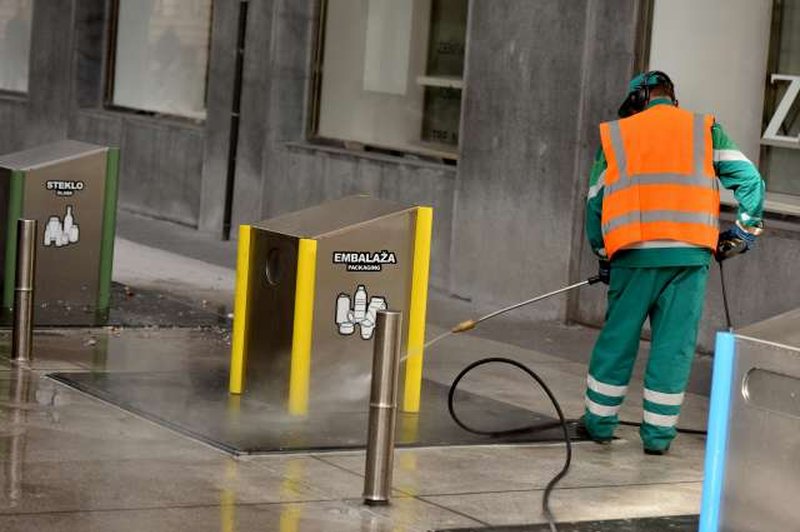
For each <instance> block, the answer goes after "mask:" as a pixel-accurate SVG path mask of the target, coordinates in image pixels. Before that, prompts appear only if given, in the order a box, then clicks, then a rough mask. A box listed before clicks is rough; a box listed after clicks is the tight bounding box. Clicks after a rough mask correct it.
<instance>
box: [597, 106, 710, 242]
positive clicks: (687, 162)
mask: <svg viewBox="0 0 800 532" xmlns="http://www.w3.org/2000/svg"><path fill="white" fill-rule="evenodd" d="M712 124H713V118H712V117H711V116H708V115H702V114H692V113H689V112H687V111H684V110H682V109H678V108H676V107H667V106H656V107H653V108H651V109H649V110H647V111H644V112H642V113H639V114H637V115H634V116H633V117H630V118H627V119H623V120H619V121H615V122H609V123H605V124H602V125H601V126H600V134H601V138H602V140H603V151H604V152H605V153H606V159H607V160H608V168H607V170H606V175H605V189H604V196H603V214H602V230H603V237H604V240H605V245H606V250H607V252H608V255H609V257H611V256H612V255H613V254H614V253H615V252H616V251H618V250H620V249H622V248H626V247H642V244H646V243H647V242H658V241H661V242H664V241H667V242H672V243H673V244H672V245H671V247H680V246H687V247H697V246H700V247H706V248H710V249H714V248H715V246H716V243H717V238H718V234H719V229H718V227H719V222H718V219H719V185H718V182H717V178H716V175H715V174H714V170H713V150H712V146H711V144H712V142H711V126H712Z"/></svg>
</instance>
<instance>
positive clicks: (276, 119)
mask: <svg viewBox="0 0 800 532" xmlns="http://www.w3.org/2000/svg"><path fill="white" fill-rule="evenodd" d="M798 35H800V0H702V1H696V0H695V1H692V0H610V1H609V0H574V1H570V2H564V1H560V0H248V1H240V0H225V1H222V0H64V1H59V2H51V1H43V0H0V124H2V128H0V152H2V153H5V152H11V151H15V150H18V149H21V148H25V147H28V146H32V145H36V144H41V143H44V142H48V141H52V140H56V139H61V138H66V137H68V138H74V139H78V140H84V141H88V142H95V143H99V144H109V145H116V146H120V148H121V154H122V156H121V169H120V170H121V173H120V185H121V189H120V206H121V208H122V209H126V210H129V211H132V212H137V213H140V214H144V215H148V216H152V217H157V218H161V219H165V220H170V221H173V222H176V223H181V224H184V225H188V226H191V227H195V228H196V229H197V230H198V231H203V232H207V233H210V234H213V235H216V236H217V237H219V238H222V237H223V236H224V235H225V234H226V233H228V232H229V228H230V227H233V228H235V227H236V226H237V225H238V224H239V223H243V222H253V221H257V220H261V219H264V218H268V217H271V216H275V215H278V214H281V213H284V212H289V211H292V210H296V209H300V208H303V207H307V206H310V205H313V204H317V203H320V202H322V201H324V200H326V199H334V198H338V197H342V196H346V195H351V194H357V193H366V194H370V195H374V196H378V197H381V198H385V199H392V200H397V201H402V202H410V203H419V204H428V205H432V206H433V207H434V208H435V228H434V244H433V262H432V268H431V282H432V285H433V286H434V288H437V289H440V290H443V291H445V292H447V293H450V294H454V295H456V296H458V297H461V298H465V299H468V300H472V301H474V302H475V303H476V304H478V305H479V306H486V307H488V306H491V305H494V304H505V303H508V302H511V301H515V300H517V299H520V298H521V297H524V296H526V295H528V294H537V293H541V292H545V291H548V290H551V289H553V288H554V287H559V286H562V285H565V284H567V283H569V282H571V281H575V280H578V279H580V278H584V277H586V276H588V275H590V274H591V273H593V271H594V269H595V261H594V259H593V257H592V256H591V253H590V252H589V251H588V247H587V244H586V243H585V238H584V235H583V204H584V202H585V197H586V193H587V189H588V182H587V181H588V172H589V168H590V165H591V161H592V158H593V155H594V152H595V150H596V148H597V144H598V142H599V136H598V134H597V124H598V123H599V122H601V121H603V120H608V119H612V118H614V116H615V111H616V108H617V107H618V105H619V103H620V102H621V100H622V99H623V97H624V92H625V87H626V85H627V81H628V79H629V78H630V77H631V75H632V73H633V72H634V71H635V70H641V69H644V68H654V69H661V70H665V71H667V72H668V73H670V74H671V75H672V76H673V79H674V80H675V82H676V85H677V92H678V98H679V99H680V101H681V104H682V105H683V106H685V107H687V108H690V109H694V110H697V111H706V112H712V113H715V114H716V115H717V117H718V119H719V120H720V121H721V122H722V123H723V125H725V127H726V129H727V130H728V131H729V132H730V133H731V135H732V136H733V137H734V138H735V139H736V140H737V141H738V142H739V144H740V146H741V147H742V149H743V151H744V152H745V153H746V154H747V155H748V156H749V157H750V158H751V159H753V160H754V161H757V162H758V164H759V167H760V168H761V169H762V171H763V173H764V175H765V177H766V179H767V183H768V191H769V193H770V198H769V202H768V209H767V210H768V212H767V219H766V224H767V228H768V232H767V234H766V235H765V236H764V237H763V238H762V239H761V241H760V242H759V250H758V252H757V253H754V254H752V255H750V256H747V257H745V258H741V259H737V260H736V261H731V263H730V266H728V267H727V268H726V271H725V275H726V279H727V280H728V283H729V285H730V296H731V302H732V306H733V310H734V321H735V322H736V323H737V324H745V323H750V322H754V321H758V320H760V319H764V318H766V317H768V316H771V315H774V314H777V313H779V312H783V311H786V310H789V309H791V308H794V307H797V306H798V305H800V281H798V279H797V276H796V273H795V272H796V270H797V268H796V266H795V264H797V263H798V262H800V138H799V137H798V135H800V120H798V112H797V110H798V107H800V97H798V91H800V40H798ZM239 59H241V61H239ZM727 210H730V209H727ZM726 216H727V219H728V220H730V219H732V217H731V216H730V215H729V214H726ZM716 276H717V273H714V277H712V279H711V281H710V286H709V296H708V298H709V299H708V304H707V308H706V314H707V318H708V319H706V320H704V324H705V325H704V330H703V333H702V341H703V344H704V345H705V346H706V347H708V346H709V345H710V343H711V341H712V332H713V330H714V329H715V328H719V327H720V325H721V324H722V323H723V321H724V320H723V312H722V307H721V298H720V291H719V280H718V278H717V277H716ZM603 310H604V293H603V291H602V290H600V289H584V290H583V291H582V292H581V293H580V294H572V295H571V296H570V297H568V298H563V299H560V300H551V301H548V302H546V303H543V304H542V305H540V306H538V307H536V308H531V309H527V310H526V311H524V313H523V316H525V317H527V318H532V319H568V320H575V321H578V322H582V323H589V324H599V323H601V322H602V314H603Z"/></svg>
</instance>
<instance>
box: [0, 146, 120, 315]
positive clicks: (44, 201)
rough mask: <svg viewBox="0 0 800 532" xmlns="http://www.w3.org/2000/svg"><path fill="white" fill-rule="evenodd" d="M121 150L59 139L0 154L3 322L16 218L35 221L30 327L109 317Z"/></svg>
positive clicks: (9, 302)
mask: <svg viewBox="0 0 800 532" xmlns="http://www.w3.org/2000/svg"><path fill="white" fill-rule="evenodd" d="M118 162H119V150H118V149H116V148H108V147H105V146H96V145H93V144H87V143H84V142H78V141H73V140H64V141H60V142H56V143H54V144H48V145H44V146H39V147H36V148H33V149H29V150H25V151H21V152H17V153H11V154H8V155H3V156H0V219H1V220H5V221H6V230H5V231H2V232H0V239H2V241H0V265H1V266H2V269H3V276H2V283H3V286H2V294H3V296H2V297H3V304H2V307H3V314H4V320H5V321H9V320H10V316H11V312H12V306H13V300H14V275H15V262H16V261H15V257H16V247H15V246H16V240H17V239H16V231H17V219H19V218H29V219H34V220H37V221H38V226H39V232H38V236H37V250H36V254H37V258H38V260H37V263H36V272H35V277H34V278H35V283H36V293H35V300H34V303H35V306H34V323H36V324H37V325H93V324H101V323H103V322H104V321H105V320H106V319H107V315H108V309H109V304H110V294H111V266H112V261H113V252H114V230H115V226H116V207H117V173H118V167H119V164H118Z"/></svg>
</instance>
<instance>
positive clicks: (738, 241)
mask: <svg viewBox="0 0 800 532" xmlns="http://www.w3.org/2000/svg"><path fill="white" fill-rule="evenodd" d="M755 245H756V235H754V234H751V233H748V232H747V231H745V230H744V229H742V228H741V227H739V224H734V225H733V226H732V227H730V228H729V229H727V230H726V231H723V232H722V233H720V234H719V240H718V241H717V250H716V252H715V253H714V257H715V258H716V259H717V261H718V262H722V261H723V260H726V259H729V258H731V257H734V256H736V255H740V254H742V253H747V252H748V251H750V250H751V249H753V248H754V247H755Z"/></svg>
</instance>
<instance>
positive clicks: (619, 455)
mask: <svg viewBox="0 0 800 532" xmlns="http://www.w3.org/2000/svg"><path fill="white" fill-rule="evenodd" d="M151 225H157V224H151ZM136 227H137V228H138V229H137V230H142V229H141V228H142V227H144V225H142V224H140V223H139V220H137V223H136ZM157 229H158V228H155V229H153V231H152V233H153V234H155V235H156V237H157V239H160V240H159V242H161V243H160V244H159V246H160V247H161V249H160V250H159V249H152V248H148V247H146V246H142V245H139V244H132V243H123V244H122V245H120V244H119V243H118V246H117V251H116V253H117V261H116V264H115V280H117V281H119V282H120V285H119V286H117V287H116V288H115V295H114V297H115V301H117V303H116V304H115V306H116V309H117V310H116V312H117V313H116V314H114V313H112V319H116V320H118V321H114V322H113V323H114V325H112V326H109V327H102V328H94V329H89V328H78V327H72V328H67V329H47V330H41V331H38V332H37V334H36V336H35V339H34V362H33V365H32V367H31V368H30V369H25V370H20V369H17V368H14V367H12V366H11V364H10V363H9V362H8V360H7V356H8V352H9V343H10V342H9V336H8V333H7V332H0V467H1V468H2V475H1V476H0V530H3V531H4V532H6V531H9V532H16V531H30V530H37V531H43V532H50V531H59V532H61V531H73V530H74V531H78V530H79V531H81V532H84V531H90V532H94V531H103V532H105V531H109V530H113V531H123V532H128V531H131V532H133V531H141V530H147V531H148V532H151V531H152V532H161V531H176V530H177V531H183V530H186V531H192V532H194V531H222V532H233V531H251V530H258V531H277V532H350V531H352V532H364V531H370V532H390V531H391V532H395V531H403V532H427V531H430V530H440V529H459V528H461V529H467V530H473V529H474V530H486V531H487V532H488V531H489V530H491V528H489V527H495V529H497V527H513V526H517V527H518V526H521V525H525V526H526V527H528V528H522V529H520V530H540V529H541V528H536V526H538V525H539V524H541V523H543V522H544V517H543V515H542V512H541V499H542V494H543V490H544V487H545V486H546V484H547V482H548V481H549V480H550V478H552V476H553V475H554V474H555V473H556V472H557V471H558V470H559V469H560V468H561V466H562V463H563V460H564V449H563V446H562V445H561V444H552V443H534V444H514V445H508V444H488V445H471V446H439V447H416V448H403V449H399V450H398V451H397V452H396V455H395V464H394V465H395V467H394V474H393V492H392V504H391V505H390V506H387V507H366V506H364V505H363V504H362V502H361V494H362V489H363V483H364V458H365V456H364V452H363V451H361V450H347V451H329V452H324V453H321V452H300V453H294V454H278V455H274V454H273V455H258V456H239V457H236V456H232V455H231V454H229V453H225V452H222V451H220V450H219V449H216V448H213V447H211V446H209V445H207V444H206V443H204V442H202V441H200V440H198V439H196V438H192V437H187V436H186V435H185V434H182V433H180V432H177V431H175V430H173V429H172V428H170V427H165V426H162V425H159V424H156V423H153V422H152V421H151V420H149V419H146V418H145V417H143V416H141V415H139V414H136V413H133V412H131V411H127V410H125V409H122V408H119V407H118V406H115V405H113V404H110V403H108V402H106V401H103V400H98V399H97V398H94V397H91V396H89V395H86V394H84V393H82V392H80V391H77V390H75V389H72V388H70V387H67V386H64V385H63V384H61V383H59V382H57V381H55V380H53V379H51V378H49V377H48V375H49V374H51V373H61V374H64V373H70V374H84V375H87V374H88V375H97V376H100V377H102V376H110V377H111V378H122V376H129V377H132V378H133V379H134V380H135V378H136V377H135V375H136V374H147V375H151V376H152V375H156V374H162V376H164V377H168V376H169V375H173V376H175V375H181V374H183V375H184V377H185V378H189V377H188V376H189V375H200V376H202V377H204V378H206V379H210V380H214V379H216V380H219V378H220V377H219V376H220V371H221V370H220V368H221V367H224V364H225V360H226V359H227V356H228V351H229V348H230V346H229V343H230V331H229V324H228V323H226V322H225V317H226V316H227V313H226V312H224V311H223V310H222V309H223V308H228V305H229V301H230V300H231V296H232V289H233V288H232V286H233V284H232V279H233V277H234V276H233V273H232V271H231V270H230V269H229V268H228V269H225V268H222V267H220V266H212V265H209V264H207V263H203V262H202V261H199V260H197V259H198V258H203V257H202V256H201V255H196V256H194V258H193V259H186V258H184V257H180V256H177V255H175V254H171V253H169V251H168V250H170V249H172V244H171V241H168V240H169V238H172V236H175V240H179V239H180V238H182V237H181V235H177V236H176V235H172V236H170V235H171V233H169V232H162V231H159V230H157ZM175 231H177V232H180V231H178V230H177V229H176V230H175ZM175 231H173V232H175ZM151 236H152V235H151ZM165 239H166V240H165ZM218 247H219V248H220V249H219V250H217V252H218V253H217V255H219V256H220V257H222V258H225V259H226V260H228V259H229V258H230V257H229V256H228V254H227V250H226V249H223V248H222V247H220V246H218ZM215 249H216V248H215ZM223 266H224V265H223ZM125 286H128V287H129V289H128V290H125V288H124V287H125ZM159 296H160V297H159ZM204 300H206V303H205V304H204V303H203V301H204ZM187 308H188V310H187ZM473 311H474V309H471V308H468V305H465V304H461V303H459V302H454V301H448V300H447V299H446V298H440V297H438V296H436V295H435V294H434V295H433V296H432V304H431V320H430V326H429V330H428V336H429V337H433V336H435V335H436V334H439V333H441V332H442V331H443V328H442V325H443V324H445V323H447V324H449V323H451V322H457V321H460V318H461V317H462V315H463V316H465V317H471V316H472V314H471V313H472V312H473ZM520 323H521V322H515V321H511V320H510V321H508V322H497V323H493V324H492V326H491V327H487V328H486V329H485V330H483V331H476V333H475V334H468V335H463V336H457V337H452V338H449V339H447V340H445V341H443V342H442V343H440V344H438V345H437V346H435V347H433V348H432V349H430V350H429V351H428V353H427V354H426V359H425V377H426V379H429V380H430V381H431V382H434V383H438V385H440V386H444V385H447V384H449V383H450V382H451V381H452V379H453V378H454V377H455V375H456V374H457V373H458V372H459V371H460V370H461V369H462V368H463V367H464V366H466V365H467V364H469V363H470V362H473V361H475V360H477V359H479V358H483V357H485V356H487V355H494V356H507V357H510V358H514V359H516V360H519V361H520V362H523V363H525V364H527V365H530V366H531V367H533V368H535V370H536V371H537V372H538V373H539V374H540V375H541V376H542V377H543V378H544V379H545V380H546V381H547V382H548V384H550V385H551V387H552V388H553V390H554V392H555V394H556V396H557V397H558V398H559V400H560V401H561V403H562V406H563V408H564V410H565V413H566V415H567V416H568V417H577V416H578V415H580V413H581V412H582V410H583V387H584V382H585V371H586V369H585V368H586V359H587V357H588V352H589V350H590V348H591V343H592V341H593V339H594V337H595V335H596V331H593V330H591V329H585V328H581V327H574V326H565V325H561V324H533V325H531V324H525V325H526V326H525V327H521V326H520ZM487 325H488V324H487ZM643 347H644V348H646V345H644V346H643ZM643 350H644V349H643ZM643 363H644V360H641V361H640V362H639V364H638V365H637V373H636V377H635V378H634V382H633V383H632V386H631V393H630V396H629V397H628V399H627V401H626V404H625V406H624V407H623V410H622V417H623V418H625V419H627V420H631V421H636V420H638V419H639V418H640V417H641V401H642V397H641V380H640V378H639V375H640V374H641V368H642V365H643ZM187 368H194V369H193V370H191V371H188V370H187ZM216 386H217V387H220V385H219V383H217V385H216ZM463 389H464V391H465V392H468V393H470V394H473V395H474V396H478V397H481V398H485V399H486V400H489V401H493V402H497V403H500V404H503V405H513V406H514V407H517V408H519V409H528V410H532V411H535V412H540V413H544V414H548V413H550V412H552V411H551V410H549V408H550V407H549V405H548V404H547V402H546V398H545V397H544V396H543V395H542V394H537V393H532V390H531V386H530V383H529V381H528V380H527V378H524V377H522V376H520V375H516V374H514V373H511V372H510V370H507V369H505V368H499V367H498V368H485V370H482V371H480V372H478V373H477V374H475V375H473V376H470V377H469V378H468V379H466V380H465V381H464V383H463ZM697 391H698V392H700V393H689V394H687V399H686V403H685V406H684V411H683V414H682V417H681V425H683V426H686V427H691V428H703V427H704V426H705V422H706V411H707V398H706V397H705V396H704V395H703V393H702V392H703V390H702V386H698V388H697ZM159 393H162V392H158V391H156V390H153V389H151V390H150V395H153V396H156V395H157V394H159ZM158 399H159V398H158V397H150V398H148V400H158ZM172 400H173V401H178V400H179V401H182V404H181V407H182V408H183V409H185V410H186V411H191V410H192V409H195V410H196V411H197V412H198V413H200V414H202V413H203V412H206V411H205V410H204V409H203V408H202V405H199V404H198V402H197V399H196V398H193V397H189V396H187V397H183V398H181V399H178V400H176V399H172ZM549 415H551V414H549ZM200 417H202V415H201V416H200ZM473 421H476V422H481V421H485V420H482V419H475V420H473ZM254 429H256V430H258V429H259V427H257V426H256V427H254ZM617 436H618V437H619V439H617V440H615V441H614V442H613V443H612V444H610V445H604V446H601V445H596V444H593V443H577V444H576V445H575V450H574V452H575V454H574V460H573V466H572V469H571V471H570V473H569V475H568V476H567V477H566V478H565V479H564V481H563V482H562V483H561V484H560V485H559V487H558V488H557V489H556V490H555V492H554V493H553V496H552V509H553V512H554V513H555V515H556V517H557V518H558V519H559V520H560V521H562V522H565V523H572V522H580V523H583V525H586V523H587V522H589V521H602V520H609V519H617V520H619V519H624V520H626V521H625V522H621V523H618V525H619V526H620V527H621V528H619V529H618V530H620V531H626V530H636V529H635V528H630V529H626V528H624V527H623V525H624V526H628V524H630V523H632V522H633V521H631V520H633V519H637V518H652V517H657V516H681V515H691V514H696V513H697V512H698V510H699V502H700V491H701V487H702V463H703V452H704V444H705V439H704V438H703V437H701V436H691V435H681V436H679V438H678V439H677V440H676V442H675V443H674V445H673V448H672V451H671V453H670V454H669V455H667V456H664V457H652V456H646V455H644V454H643V453H642V448H641V442H640V441H639V439H638V435H637V434H636V431H635V429H633V428H630V427H622V428H621V429H620V430H619V431H618V433H617ZM606 524H607V523H606ZM606 524H603V523H600V524H596V525H594V524H593V525H591V526H597V527H602V526H605V525H606ZM577 526H578V525H575V526H573V525H571V524H566V525H564V526H563V527H562V532H564V531H578V530H583V529H581V528H575V527H577ZM591 526H589V528H588V530H604V529H603V528H591ZM570 527H572V528H570ZM584 528H586V526H584ZM509 530H513V529H509ZM648 530H649V529H648ZM653 530H657V529H653ZM666 530H669V529H668V528H667V529H666ZM677 530H680V529H677ZM504 532H505V531H504ZM515 532H517V531H515Z"/></svg>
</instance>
